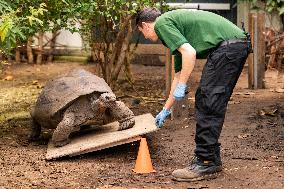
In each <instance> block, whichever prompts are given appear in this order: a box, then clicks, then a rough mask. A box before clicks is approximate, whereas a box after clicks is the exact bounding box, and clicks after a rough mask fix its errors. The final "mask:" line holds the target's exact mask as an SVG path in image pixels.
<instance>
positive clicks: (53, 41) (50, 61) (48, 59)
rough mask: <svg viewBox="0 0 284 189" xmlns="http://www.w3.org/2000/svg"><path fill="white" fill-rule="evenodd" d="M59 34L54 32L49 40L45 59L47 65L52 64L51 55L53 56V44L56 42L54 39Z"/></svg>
mask: <svg viewBox="0 0 284 189" xmlns="http://www.w3.org/2000/svg"><path fill="white" fill-rule="evenodd" d="M59 33H60V32H58V31H55V32H52V38H51V40H50V45H49V47H50V48H49V50H48V57H47V62H48V63H52V61H53V54H54V49H55V42H56V38H57V36H58V35H59Z"/></svg>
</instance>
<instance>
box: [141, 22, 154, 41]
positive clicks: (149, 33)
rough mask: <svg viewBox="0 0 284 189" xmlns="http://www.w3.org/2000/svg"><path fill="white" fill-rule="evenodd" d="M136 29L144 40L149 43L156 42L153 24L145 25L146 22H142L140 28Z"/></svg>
mask: <svg viewBox="0 0 284 189" xmlns="http://www.w3.org/2000/svg"><path fill="white" fill-rule="evenodd" d="M138 29H139V31H140V32H142V34H143V35H144V37H145V38H146V39H149V40H151V41H157V40H158V36H157V34H156V32H155V30H154V23H147V22H142V26H141V27H140V26H138Z"/></svg>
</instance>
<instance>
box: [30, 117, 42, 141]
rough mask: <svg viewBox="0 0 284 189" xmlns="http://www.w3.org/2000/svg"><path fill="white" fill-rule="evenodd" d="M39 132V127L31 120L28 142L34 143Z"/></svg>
mask: <svg viewBox="0 0 284 189" xmlns="http://www.w3.org/2000/svg"><path fill="white" fill-rule="evenodd" d="M40 132H41V126H40V124H38V122H37V121H36V120H35V119H34V118H32V131H31V133H30V135H29V140H31V141H35V140H37V139H38V138H39V135H40Z"/></svg>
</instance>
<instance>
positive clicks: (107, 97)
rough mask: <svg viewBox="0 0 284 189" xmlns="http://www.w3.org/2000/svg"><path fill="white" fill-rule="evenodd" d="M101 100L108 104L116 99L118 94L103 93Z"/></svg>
mask: <svg viewBox="0 0 284 189" xmlns="http://www.w3.org/2000/svg"><path fill="white" fill-rule="evenodd" d="M99 100H100V102H102V103H104V104H106V105H108V104H112V103H113V102H115V101H116V96H115V95H114V94H113V93H103V94H101V96H100V97H99Z"/></svg>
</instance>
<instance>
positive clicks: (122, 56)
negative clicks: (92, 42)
mask: <svg viewBox="0 0 284 189" xmlns="http://www.w3.org/2000/svg"><path fill="white" fill-rule="evenodd" d="M128 22H130V21H128ZM131 37H132V27H131V22H130V23H129V24H128V28H127V34H126V36H125V38H124V40H123V44H122V48H121V52H120V55H119V57H118V60H117V63H116V65H115V67H114V69H113V72H112V73H111V77H112V79H111V83H112V82H115V81H116V80H117V78H118V75H119V72H120V70H121V67H122V65H123V63H124V60H125V57H126V56H127V49H128V47H129V43H130V40H131Z"/></svg>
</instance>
